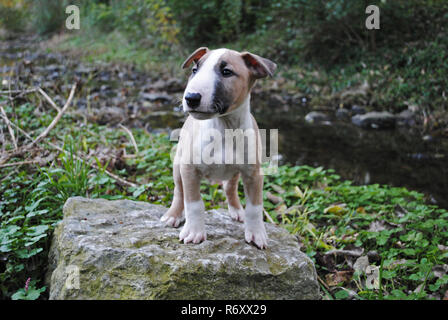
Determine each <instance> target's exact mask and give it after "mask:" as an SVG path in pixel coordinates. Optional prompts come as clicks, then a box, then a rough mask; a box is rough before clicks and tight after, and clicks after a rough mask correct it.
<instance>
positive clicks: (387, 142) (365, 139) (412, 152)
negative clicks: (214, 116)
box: [253, 102, 448, 208]
mask: <svg viewBox="0 0 448 320" xmlns="http://www.w3.org/2000/svg"><path fill="white" fill-rule="evenodd" d="M260 105H261V106H262V107H261V108H260V107H258V108H255V107H254V108H253V109H254V113H255V117H256V118H257V121H258V123H259V126H260V127H261V128H266V129H270V128H278V130H279V153H280V154H281V155H282V156H283V162H288V163H292V164H296V165H303V164H307V165H311V166H323V167H324V168H327V169H328V168H332V169H335V170H336V172H337V173H338V174H339V175H341V177H342V178H345V179H350V180H352V181H354V183H356V184H368V183H379V184H390V185H393V186H397V187H400V186H404V187H408V188H410V189H415V190H417V191H421V192H424V193H425V194H427V195H428V196H429V199H431V198H434V200H436V201H437V203H438V204H439V205H440V206H443V207H445V208H448V166H447V160H448V145H447V141H446V139H445V140H437V139H434V140H432V141H428V142H426V141H424V140H423V139H422V137H421V135H420V134H415V133H414V134H413V133H411V131H410V130H409V129H408V128H396V129H392V130H365V129H360V128H358V127H356V126H354V125H352V124H351V123H347V122H342V121H337V120H334V121H332V122H331V124H327V125H325V124H309V123H307V122H305V121H304V116H303V115H304V110H302V109H301V107H300V106H298V107H296V108H292V109H291V110H290V111H288V112H275V111H274V112H272V110H273V109H272V107H269V106H264V107H263V102H259V104H258V106H260Z"/></svg>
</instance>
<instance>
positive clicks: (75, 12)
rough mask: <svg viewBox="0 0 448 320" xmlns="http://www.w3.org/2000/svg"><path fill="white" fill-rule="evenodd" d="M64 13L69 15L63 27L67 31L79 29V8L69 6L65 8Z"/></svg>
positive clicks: (72, 5)
mask: <svg viewBox="0 0 448 320" xmlns="http://www.w3.org/2000/svg"><path fill="white" fill-rule="evenodd" d="M65 13H66V14H68V15H69V16H68V17H67V19H65V27H66V28H67V29H69V30H79V29H80V28H81V17H80V15H79V7H78V6H76V5H74V4H71V5H69V6H67V7H66V8H65Z"/></svg>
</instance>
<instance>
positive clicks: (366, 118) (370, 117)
mask: <svg viewBox="0 0 448 320" xmlns="http://www.w3.org/2000/svg"><path fill="white" fill-rule="evenodd" d="M352 123H353V124H355V125H357V126H359V127H362V128H372V129H386V128H393V127H394V126H395V116H394V115H393V114H391V113H390V112H386V111H383V112H376V111H373V112H367V113H366V114H358V115H355V116H353V117H352Z"/></svg>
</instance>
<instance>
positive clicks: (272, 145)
mask: <svg viewBox="0 0 448 320" xmlns="http://www.w3.org/2000/svg"><path fill="white" fill-rule="evenodd" d="M179 137H180V139H181V140H182V143H179V144H178V145H177V148H176V147H174V148H173V149H172V152H171V161H173V163H174V164H175V165H179V164H206V165H212V164H218V165H226V164H231V165H254V164H257V163H259V164H267V166H266V165H265V166H263V168H262V174H264V175H270V174H275V173H276V172H277V168H278V159H279V156H278V129H270V130H269V140H268V137H267V130H266V129H259V130H254V129H225V130H224V131H220V130H217V129H214V128H206V129H201V128H200V127H199V126H198V127H194V128H193V129H192V130H191V131H189V130H184V129H177V130H174V131H173V132H172V133H171V137H170V140H171V141H178V140H179ZM268 141H269V143H268ZM268 146H269V155H267V150H268ZM176 153H177V156H175V155H176Z"/></svg>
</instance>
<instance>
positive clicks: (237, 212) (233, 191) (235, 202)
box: [223, 173, 244, 222]
mask: <svg viewBox="0 0 448 320" xmlns="http://www.w3.org/2000/svg"><path fill="white" fill-rule="evenodd" d="M239 179H240V174H239V173H237V174H236V175H234V176H233V177H232V179H230V180H226V181H223V188H224V191H225V193H226V197H227V204H228V209H229V215H230V217H232V219H233V220H236V221H241V222H243V221H244V210H243V207H242V206H241V202H240V198H239V197H238V181H239Z"/></svg>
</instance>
